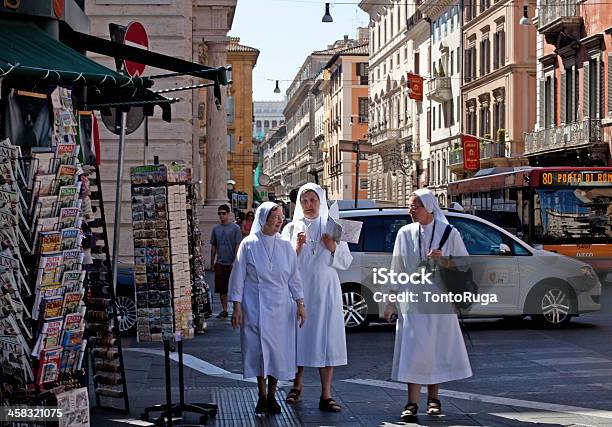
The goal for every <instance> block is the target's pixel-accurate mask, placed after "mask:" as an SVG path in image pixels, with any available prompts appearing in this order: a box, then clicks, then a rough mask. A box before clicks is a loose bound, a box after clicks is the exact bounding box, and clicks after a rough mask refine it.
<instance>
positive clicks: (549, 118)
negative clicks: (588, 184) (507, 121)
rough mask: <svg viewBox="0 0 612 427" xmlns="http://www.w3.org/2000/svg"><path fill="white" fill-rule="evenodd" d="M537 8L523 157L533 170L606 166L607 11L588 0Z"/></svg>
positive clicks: (610, 126) (611, 87)
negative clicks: (531, 116) (532, 115)
mask: <svg viewBox="0 0 612 427" xmlns="http://www.w3.org/2000/svg"><path fill="white" fill-rule="evenodd" d="M537 6H538V7H537V15H536V16H535V19H534V20H533V23H534V24H535V28H536V29H537V32H538V36H537V87H536V90H534V92H537V95H536V98H537V104H536V105H537V123H536V124H535V126H534V127H533V132H530V133H528V134H527V135H526V140H525V156H527V158H528V159H529V163H530V164H532V165H537V166H562V165H567V166H606V165H607V166H610V165H612V163H611V159H610V153H611V151H612V146H611V145H612V7H611V6H610V5H609V4H605V3H604V4H602V3H601V2H597V1H592V0H586V1H584V2H577V3H574V2H571V3H570V2H567V3H565V2H560V3H559V2H550V4H549V2H547V1H546V0H539V1H538V4H537ZM530 16H532V17H533V16H534V15H533V14H530ZM534 92H531V93H534Z"/></svg>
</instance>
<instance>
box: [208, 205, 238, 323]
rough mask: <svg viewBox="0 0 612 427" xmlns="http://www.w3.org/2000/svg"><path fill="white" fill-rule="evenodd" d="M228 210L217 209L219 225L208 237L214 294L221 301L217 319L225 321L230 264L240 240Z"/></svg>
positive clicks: (224, 207)
mask: <svg viewBox="0 0 612 427" xmlns="http://www.w3.org/2000/svg"><path fill="white" fill-rule="evenodd" d="M229 214H230V208H229V206H228V205H221V206H219V208H218V209H217V215H219V224H217V225H215V226H214V227H213V229H212V233H211V235H210V244H211V248H210V263H211V265H212V266H213V270H214V272H215V292H216V293H218V294H219V297H220V299H221V307H222V311H221V313H219V315H218V316H217V318H218V319H226V318H227V317H228V312H227V286H228V283H229V277H230V274H231V272H232V264H233V263H234V259H235V258H236V252H238V246H239V245H240V241H241V240H242V233H241V232H240V227H239V226H238V225H236V224H234V223H233V222H232V221H231V220H230V215H229Z"/></svg>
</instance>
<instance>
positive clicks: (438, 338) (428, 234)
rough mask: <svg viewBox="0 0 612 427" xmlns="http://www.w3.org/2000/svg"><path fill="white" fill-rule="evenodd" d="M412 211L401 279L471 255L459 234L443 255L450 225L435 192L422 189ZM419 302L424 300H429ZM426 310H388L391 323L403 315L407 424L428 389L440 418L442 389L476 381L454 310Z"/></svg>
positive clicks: (399, 343)
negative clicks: (428, 265) (434, 262)
mask: <svg viewBox="0 0 612 427" xmlns="http://www.w3.org/2000/svg"><path fill="white" fill-rule="evenodd" d="M408 211H409V213H410V215H411V216H412V221H413V222H412V223H411V224H408V225H406V226H404V227H402V228H401V229H400V230H399V232H398V234H397V238H396V240H395V246H394V248H393V261H392V266H391V267H392V270H393V271H394V272H395V273H413V272H418V271H419V265H420V264H421V263H422V262H424V261H426V260H427V258H428V257H440V256H443V257H448V256H450V255H452V256H467V255H468V252H467V250H466V248H465V245H464V244H463V240H461V235H460V234H459V231H457V229H455V228H453V229H452V231H451V233H450V235H449V237H448V240H447V241H446V243H445V244H444V245H443V247H442V248H441V249H440V241H441V239H442V235H443V234H444V230H445V228H446V226H447V224H448V221H447V219H446V217H445V216H444V214H443V213H442V211H441V210H440V207H439V206H438V201H437V200H436V197H435V196H434V195H433V193H432V192H431V191H429V190H427V189H420V190H417V191H415V192H414V193H412V194H411V195H410V197H409V199H408ZM434 285H435V283H434ZM420 286H423V285H420ZM398 291H402V289H400V286H399V284H392V285H391V286H390V287H389V292H390V293H397V292H398ZM419 297H420V298H423V294H421V295H419ZM420 308H422V306H421V307H419V304H418V303H403V304H400V310H399V313H398V310H397V306H396V305H395V304H388V305H387V308H386V309H385V318H387V320H389V319H390V318H391V316H392V315H393V314H394V313H395V314H398V319H397V325H396V332H395V350H394V353H393V368H392V374H391V377H392V379H394V380H395V381H400V382H405V383H408V404H407V405H406V406H405V408H404V411H403V412H402V420H404V421H406V422H410V421H414V419H415V417H416V414H417V411H418V403H419V396H420V390H421V385H422V384H427V385H428V387H427V392H428V393H427V394H428V399H427V414H429V415H440V414H441V413H442V405H441V403H440V400H439V399H438V392H439V389H440V386H439V384H440V383H443V382H447V381H453V380H459V379H463V378H468V377H470V376H472V369H471V367H470V361H469V359H468V354H467V350H466V348H465V343H464V341H463V335H462V333H461V329H460V327H459V321H458V320H457V315H456V314H454V313H452V309H451V308H450V307H447V308H446V309H440V310H439V311H441V312H442V313H451V314H431V313H429V314H428V313H425V312H424V311H425V310H422V309H420Z"/></svg>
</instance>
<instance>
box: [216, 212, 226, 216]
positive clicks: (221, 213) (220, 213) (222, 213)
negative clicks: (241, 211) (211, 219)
mask: <svg viewBox="0 0 612 427" xmlns="http://www.w3.org/2000/svg"><path fill="white" fill-rule="evenodd" d="M227 214H228V212H225V211H219V212H217V215H219V216H221V215H227Z"/></svg>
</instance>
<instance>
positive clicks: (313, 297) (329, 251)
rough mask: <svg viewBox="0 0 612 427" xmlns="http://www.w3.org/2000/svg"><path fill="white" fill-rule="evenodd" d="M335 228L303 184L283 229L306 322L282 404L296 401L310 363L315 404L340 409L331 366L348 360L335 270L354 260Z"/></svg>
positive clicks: (317, 191) (316, 190)
mask: <svg viewBox="0 0 612 427" xmlns="http://www.w3.org/2000/svg"><path fill="white" fill-rule="evenodd" d="M338 229H339V226H338V224H337V223H336V222H335V221H334V220H333V219H332V218H330V217H329V215H328V207H327V200H326V197H325V192H324V191H323V189H322V188H321V187H320V186H318V185H316V184H313V183H308V184H305V185H303V186H302V187H301V188H300V189H299V191H298V194H297V206H296V209H295V212H294V214H293V221H292V222H291V223H290V224H288V225H287V226H286V227H285V229H284V230H283V234H282V236H283V238H284V239H286V240H288V241H290V242H291V245H292V246H293V247H294V248H295V250H296V252H297V254H298V269H299V271H300V273H301V274H302V280H303V282H304V303H305V304H306V307H307V308H306V311H307V312H308V323H307V324H306V325H305V326H304V328H302V329H301V330H299V331H298V335H297V363H298V373H297V375H296V377H295V381H294V384H293V388H292V389H291V390H290V392H289V394H288V396H287V403H291V404H293V403H297V401H298V400H299V396H300V394H301V391H302V385H303V378H304V367H305V366H309V367H315V368H319V375H320V378H321V398H320V400H319V409H321V410H322V411H328V412H339V411H341V410H342V408H341V406H340V405H338V403H337V402H335V401H334V400H333V399H332V396H331V384H332V377H333V370H334V366H341V365H346V364H347V356H346V336H345V331H344V312H343V307H342V289H341V287H340V279H339V278H338V272H337V271H336V270H346V269H347V268H349V266H350V265H351V262H352V261H353V257H352V255H351V252H350V251H349V248H348V244H347V243H346V242H340V241H339V240H340V236H337V235H336V234H337V231H336V230H338ZM334 235H336V236H334ZM337 240H338V241H337Z"/></svg>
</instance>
